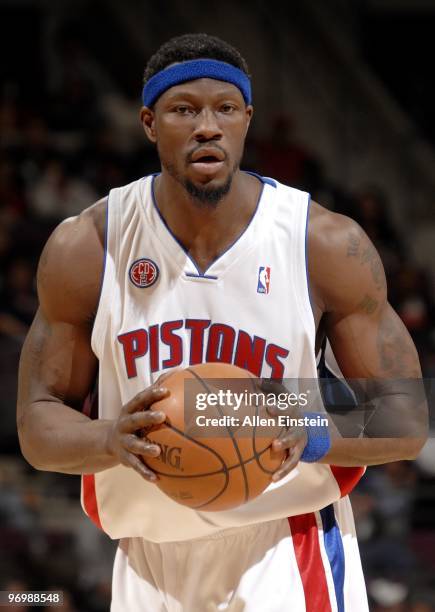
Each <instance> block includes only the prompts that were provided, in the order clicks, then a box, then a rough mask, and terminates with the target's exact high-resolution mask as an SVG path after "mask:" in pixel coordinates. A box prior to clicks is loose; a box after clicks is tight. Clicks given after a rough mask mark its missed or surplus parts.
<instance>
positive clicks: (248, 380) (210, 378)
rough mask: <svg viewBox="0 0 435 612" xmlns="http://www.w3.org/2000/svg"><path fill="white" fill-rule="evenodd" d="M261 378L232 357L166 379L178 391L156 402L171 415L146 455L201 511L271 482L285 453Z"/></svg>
mask: <svg viewBox="0 0 435 612" xmlns="http://www.w3.org/2000/svg"><path fill="white" fill-rule="evenodd" d="M256 381H257V379H256V378H254V376H253V375H252V374H250V372H248V371H246V370H242V369H241V368H238V367H236V366H233V365H229V364H224V363H205V364H201V365H196V366H191V367H189V368H186V369H185V370H179V371H175V372H174V373H172V374H169V376H168V377H166V378H165V379H164V381H163V383H162V385H163V386H165V387H167V388H168V389H169V391H170V395H169V396H168V397H167V398H165V399H163V400H161V401H159V402H156V403H155V404H154V409H155V410H162V411H163V412H165V414H166V420H165V422H164V423H163V424H162V425H160V426H157V427H155V428H154V429H153V430H151V431H148V432H147V433H146V438H147V439H148V440H149V441H151V442H153V443H154V444H158V445H159V447H160V450H161V452H160V455H159V456H158V457H155V458H154V457H146V458H144V460H146V464H147V465H148V466H149V467H150V468H151V469H152V470H153V471H154V472H155V473H156V474H157V475H158V480H157V483H156V484H157V486H158V487H159V488H160V489H161V490H162V491H163V492H164V493H166V495H168V496H169V497H171V498H172V499H173V500H174V501H176V502H178V503H180V504H183V505H185V506H189V507H190V508H194V509H196V510H201V511H217V510H228V509H230V508H235V507H237V506H240V505H241V504H244V503H246V502H248V501H250V500H251V499H253V498H254V497H256V496H257V495H259V494H260V493H262V491H264V489H266V487H267V486H268V485H269V484H270V483H271V476H272V474H273V473H274V472H275V471H276V470H277V469H278V467H279V466H280V465H281V463H282V461H283V459H284V456H285V452H284V451H281V452H276V451H272V449H271V442H272V440H274V439H275V438H277V437H278V436H279V434H280V433H281V431H282V429H283V428H282V427H279V426H278V425H277V423H276V421H275V420H274V419H272V418H271V416H270V415H269V414H268V412H267V410H266V406H265V404H264V402H263V401H262V396H264V394H262V392H261V390H260V389H259V388H258V385H257V384H256ZM198 398H199V399H198ZM185 400H186V401H185ZM266 421H267V425H265V423H266Z"/></svg>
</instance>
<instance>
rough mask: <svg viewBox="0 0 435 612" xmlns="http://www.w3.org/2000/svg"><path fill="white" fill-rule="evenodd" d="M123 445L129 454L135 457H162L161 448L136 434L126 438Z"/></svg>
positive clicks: (123, 439)
mask: <svg viewBox="0 0 435 612" xmlns="http://www.w3.org/2000/svg"><path fill="white" fill-rule="evenodd" d="M121 443H122V445H123V447H124V449H126V450H127V451H128V452H129V453H133V454H134V455H147V456H149V457H158V456H159V455H160V447H159V446H158V445H157V444H153V443H152V442H147V441H146V440H145V439H143V438H138V437H137V436H135V435H134V434H129V435H128V436H124V437H123V438H122V440H121Z"/></svg>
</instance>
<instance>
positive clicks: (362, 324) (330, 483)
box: [18, 34, 424, 612]
mask: <svg viewBox="0 0 435 612" xmlns="http://www.w3.org/2000/svg"><path fill="white" fill-rule="evenodd" d="M252 113H253V107H252V104H251V88H250V80H249V76H248V68H247V66H246V62H245V61H244V59H243V58H242V57H241V56H240V54H239V53H238V51H236V50H235V49H234V48H233V47H231V46H230V45H228V44H227V43H225V42H223V41H221V40H219V39H217V38H214V37H211V36H207V35H204V34H194V35H185V36H181V37H177V38H175V39H172V40H170V41H169V42H168V43H166V44H165V45H163V46H162V47H161V48H160V49H159V50H158V51H157V53H156V54H155V55H154V56H153V57H152V58H151V59H150V61H149V62H148V65H147V67H146V71H145V86H144V91H143V108H142V111H141V119H142V124H143V127H144V130H145V133H146V136H147V137H148V139H149V140H150V141H151V142H152V143H155V144H156V146H157V150H158V154H159V157H160V161H161V172H159V173H158V174H155V175H153V176H147V177H145V178H141V179H139V180H137V181H135V182H133V183H131V184H130V185H127V186H125V187H121V188H117V189H113V190H112V191H111V192H110V194H109V196H108V197H107V198H104V199H103V200H101V201H99V202H97V203H96V204H94V205H93V206H91V207H90V208H88V209H87V210H85V211H84V212H83V213H82V214H80V215H79V216H78V217H75V218H73V219H68V220H66V221H65V222H64V223H62V224H61V225H60V226H59V227H58V228H57V229H56V231H55V232H54V234H53V235H52V237H51V238H50V240H49V241H48V243H47V245H46V247H45V250H44V252H43V254H42V257H41V261H40V265H39V272H38V290H39V299H40V309H39V311H38V313H37V315H36V318H35V321H34V323H33V326H32V328H31V330H30V333H29V335H28V338H27V340H26V343H25V346H24V349H23V353H22V360H21V366H20V389H19V400H18V428H19V436H20V442H21V448H22V452H23V454H24V456H25V458H26V459H27V460H28V461H29V463H31V464H32V465H33V466H34V467H35V468H37V469H40V470H52V471H57V472H63V473H67V474H82V475H83V498H82V502H83V506H84V509H85V511H86V513H87V514H88V515H89V517H90V518H91V519H92V520H93V521H94V522H95V523H96V524H97V525H98V526H99V527H101V528H102V529H103V530H104V531H105V532H107V533H108V534H109V535H110V536H111V537H112V538H119V539H120V544H119V548H118V551H117V554H116V558H115V566H114V576H113V596H112V597H113V601H112V610H113V611H122V612H125V611H127V610H128V612H136V611H137V612H142V611H150V612H157V611H160V610H161V611H163V610H164V611H168V612H175V611H181V610H183V611H185V612H207V611H208V612H211V611H216V610H232V611H236V610H237V611H242V610H244V611H245V612H259V611H261V612H283V611H284V610H292V611H293V612H300V611H304V610H306V611H308V612H328V611H332V610H337V611H339V612H343V611H344V610H346V611H349V612H362V611H366V610H367V609H368V608H367V599H366V594H365V587H364V580H363V574H362V570H361V564H360V559H359V554H358V547H357V542H356V538H355V531H354V524H353V519H352V513H351V508H350V505H349V500H348V497H347V494H348V493H349V491H350V490H351V489H352V488H353V487H354V486H355V484H356V483H357V481H358V480H359V478H360V477H361V475H362V473H363V471H364V467H362V466H367V465H372V464H379V463H384V462H388V461H395V460H400V459H413V458H415V457H416V455H417V453H418V452H419V450H420V448H421V446H422V444H423V443H424V435H421V436H420V437H418V436H414V437H413V438H406V437H402V438H397V437H396V438H395V439H385V438H388V436H387V435H385V436H384V439H383V440H376V439H373V440H364V439H363V440H349V439H340V438H334V437H332V436H331V435H330V433H329V431H327V430H326V431H325V432H324V435H322V436H320V443H319V440H318V439H317V440H316V439H315V438H314V437H313V436H312V434H311V432H310V430H305V429H302V430H301V429H299V430H290V431H289V432H288V433H287V434H286V435H285V436H284V437H283V438H281V439H280V440H277V441H275V442H274V444H275V446H276V447H277V448H279V447H281V448H284V449H287V450H288V459H287V460H286V462H285V463H284V464H283V465H282V466H281V468H280V470H279V471H278V472H277V473H276V474H275V476H274V482H272V484H271V485H270V486H269V487H268V489H267V490H266V491H265V492H264V493H263V494H262V495H260V496H259V497H258V498H257V499H254V500H252V501H250V502H249V503H247V504H245V505H243V506H241V507H239V508H236V509H233V510H229V511H223V512H207V513H204V512H200V511H195V510H192V509H189V508H187V507H185V506H182V505H178V504H176V503H175V502H173V501H172V500H171V499H170V498H169V497H167V496H166V495H164V494H163V493H162V492H161V491H160V490H159V489H158V488H157V487H156V486H155V475H154V474H153V473H152V472H151V471H150V470H149V469H148V468H147V467H146V466H145V465H144V463H143V462H142V461H141V459H140V456H141V455H143V456H156V455H158V454H159V452H160V450H159V448H158V447H157V446H154V445H153V444H150V443H147V442H146V441H144V440H143V439H141V438H140V437H139V436H138V435H136V434H137V433H138V430H140V429H143V428H145V429H146V428H149V427H151V426H153V425H155V424H156V423H161V422H162V421H163V420H164V418H165V415H164V414H163V413H162V412H161V411H157V410H153V403H154V402H155V401H156V400H159V399H161V398H163V397H166V396H167V394H168V391H167V390H166V389H165V388H164V379H163V381H160V382H158V383H157V384H155V383H156V381H157V379H158V378H159V376H161V375H162V374H163V373H165V372H168V371H170V369H171V368H176V367H186V366H188V365H189V364H197V363H201V362H204V361H210V362H212V361H225V362H230V363H234V364H236V365H239V366H241V367H244V368H246V369H248V370H250V371H251V372H253V373H254V374H255V375H257V376H261V377H266V378H272V379H279V380H280V379H283V378H315V377H316V375H317V372H316V359H315V355H316V333H317V338H318V340H320V339H321V338H320V337H321V336H322V334H325V333H326V335H327V337H328V339H329V341H330V343H331V346H332V349H333V351H334V354H335V357H336V359H337V362H338V364H339V366H340V368H341V370H342V372H343V374H344V375H345V377H349V378H373V379H375V378H382V379H387V378H393V377H401V378H416V377H419V376H420V367H419V362H418V357H417V354H416V351H415V348H414V346H413V343H412V341H411V339H410V337H409V335H408V333H407V331H406V329H405V327H404V326H403V324H402V323H401V321H400V319H399V318H398V316H397V315H396V314H395V313H394V312H393V310H392V309H391V307H390V306H389V305H388V303H387V290H386V283H385V276H384V271H383V268H382V264H381V261H380V259H379V256H378V254H377V252H376V250H375V249H374V247H373V245H372V244H371V243H370V241H369V239H368V238H367V236H366V235H365V234H364V232H363V231H362V230H361V229H360V228H359V227H358V226H357V225H356V224H355V223H354V222H353V221H352V220H350V219H348V218H346V217H343V216H340V215H337V214H333V213H331V212H328V211H327V210H325V209H324V208H322V207H321V206H319V205H318V204H315V203H312V204H311V206H310V198H309V195H308V194H307V193H304V192H301V191H297V190H295V189H292V188H290V187H287V186H284V185H281V184H279V183H278V182H277V181H274V180H273V179H271V178H263V177H260V176H256V175H253V174H250V173H247V172H243V171H241V170H240V167H239V164H240V160H241V157H242V153H243V148H244V141H245V137H246V133H247V131H248V128H249V124H250V121H251V118H252ZM97 371H98V379H99V407H98V418H94V419H91V418H90V416H93V415H90V416H89V415H87V414H84V413H83V412H82V411H81V407H82V405H83V402H84V400H85V398H86V397H87V396H88V394H89V393H90V391H91V390H92V388H93V385H94V382H95V379H96V375H97ZM417 418H420V419H422V420H424V417H423V416H422V415H421V414H420V413H418V414H417V413H416V419H417Z"/></svg>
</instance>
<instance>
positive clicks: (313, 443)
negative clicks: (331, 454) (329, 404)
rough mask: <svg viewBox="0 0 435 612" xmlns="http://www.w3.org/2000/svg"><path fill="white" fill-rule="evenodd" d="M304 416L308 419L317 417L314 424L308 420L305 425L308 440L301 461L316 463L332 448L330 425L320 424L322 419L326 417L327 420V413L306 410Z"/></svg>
mask: <svg viewBox="0 0 435 612" xmlns="http://www.w3.org/2000/svg"><path fill="white" fill-rule="evenodd" d="M304 417H305V418H306V419H316V424H315V425H314V424H311V423H309V422H307V421H306V425H305V427H306V430H307V436H308V440H307V445H306V446H305V448H304V452H303V453H302V455H301V461H305V462H306V463H314V462H316V461H319V459H321V458H322V457H324V456H325V455H326V453H327V452H328V451H329V449H330V448H331V439H330V437H329V430H328V426H327V425H323V424H319V421H320V419H322V420H324V419H326V421H327V420H328V418H327V416H326V414H325V413H319V412H305V413H304Z"/></svg>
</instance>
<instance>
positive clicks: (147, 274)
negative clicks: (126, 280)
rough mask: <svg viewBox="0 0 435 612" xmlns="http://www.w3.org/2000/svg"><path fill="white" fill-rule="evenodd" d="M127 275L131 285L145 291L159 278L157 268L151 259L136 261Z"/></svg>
mask: <svg viewBox="0 0 435 612" xmlns="http://www.w3.org/2000/svg"><path fill="white" fill-rule="evenodd" d="M129 275H130V280H131V282H132V283H133V285H135V286H136V287H139V288H140V289H145V288H146V287H151V285H154V283H155V282H156V280H157V279H158V278H159V268H158V267H157V264H155V263H154V262H153V261H152V260H151V259H146V258H143V259H138V260H137V261H135V262H133V263H132V264H131V266H130V272H129Z"/></svg>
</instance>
